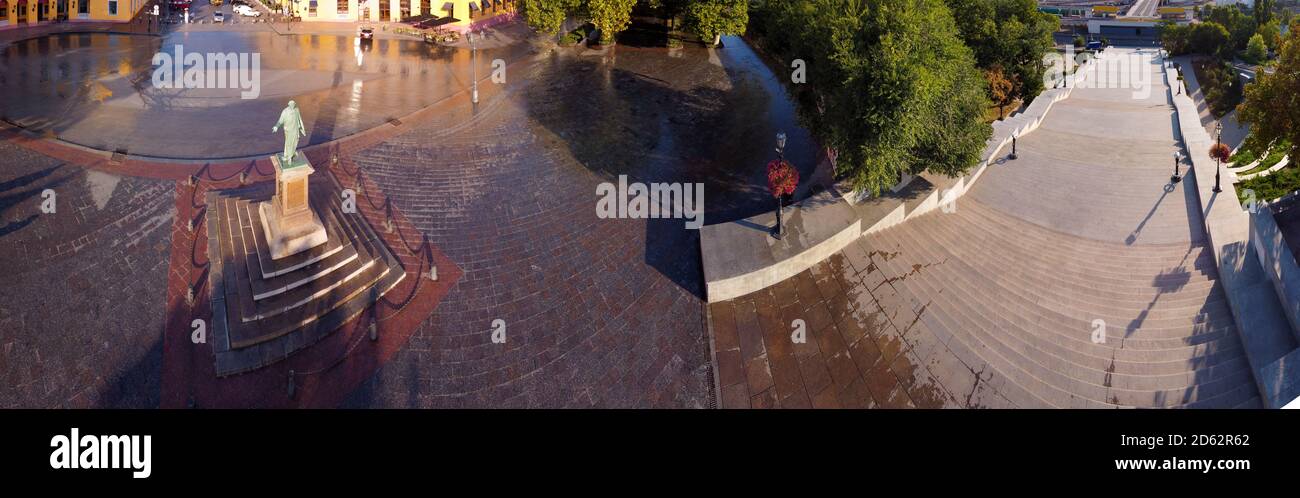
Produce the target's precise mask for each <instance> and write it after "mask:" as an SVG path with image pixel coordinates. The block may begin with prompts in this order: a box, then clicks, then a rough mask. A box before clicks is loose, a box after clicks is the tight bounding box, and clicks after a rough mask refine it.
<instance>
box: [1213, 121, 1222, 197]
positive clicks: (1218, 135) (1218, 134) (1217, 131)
mask: <svg viewBox="0 0 1300 498" xmlns="http://www.w3.org/2000/svg"><path fill="white" fill-rule="evenodd" d="M1214 144H1215V145H1214V148H1215V150H1214V193H1216V194H1217V193H1219V192H1223V189H1222V188H1219V169H1220V167H1219V164H1220V162H1221V161H1220V160H1219V148H1220V146H1222V145H1223V122H1222V121H1220V122H1218V123H1215V125H1214Z"/></svg>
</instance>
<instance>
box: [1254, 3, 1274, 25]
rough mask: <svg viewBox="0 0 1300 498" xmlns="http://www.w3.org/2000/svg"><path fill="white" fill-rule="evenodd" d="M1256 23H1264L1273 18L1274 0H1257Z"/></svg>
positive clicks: (1255, 8)
mask: <svg viewBox="0 0 1300 498" xmlns="http://www.w3.org/2000/svg"><path fill="white" fill-rule="evenodd" d="M1253 14H1254V16H1255V24H1257V25H1264V24H1266V23H1268V22H1269V21H1272V20H1273V0H1255V7H1254V11H1253Z"/></svg>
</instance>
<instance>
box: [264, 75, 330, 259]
mask: <svg viewBox="0 0 1300 498" xmlns="http://www.w3.org/2000/svg"><path fill="white" fill-rule="evenodd" d="M282 127H283V128H284V153H283V154H272V155H271V165H272V166H274V167H275V196H274V197H272V198H271V201H270V202H263V203H261V204H259V205H258V212H259V214H260V215H261V217H262V229H263V230H265V233H266V240H267V243H268V244H269V245H270V246H271V247H270V251H271V258H272V259H281V258H284V257H288V256H292V255H294V254H297V253H300V252H302V251H306V250H308V249H311V248H313V247H316V246H318V245H321V244H324V243H325V242H326V240H327V237H328V236H327V234H326V233H325V226H324V225H323V224H322V223H321V221H320V216H317V215H316V213H315V212H313V211H312V209H311V204H310V202H309V197H308V195H307V185H308V183H307V177H308V176H310V175H311V174H312V173H313V172H315V171H316V170H315V169H314V168H312V167H311V161H310V160H308V159H307V157H306V156H305V155H302V154H300V153H298V137H301V136H306V135H307V130H306V128H305V127H304V126H303V124H302V114H300V113H299V112H298V104H296V103H294V101H292V100H290V101H289V106H288V107H285V108H284V110H283V111H280V120H279V121H277V122H276V123H275V126H274V127H272V128H271V132H272V133H274V132H276V131H279V130H280V128H282Z"/></svg>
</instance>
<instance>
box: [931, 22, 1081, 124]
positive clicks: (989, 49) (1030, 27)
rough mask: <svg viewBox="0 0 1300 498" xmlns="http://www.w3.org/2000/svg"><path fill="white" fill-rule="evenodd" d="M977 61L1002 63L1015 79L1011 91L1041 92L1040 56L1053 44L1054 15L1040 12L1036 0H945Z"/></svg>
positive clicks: (1043, 69)
mask: <svg viewBox="0 0 1300 498" xmlns="http://www.w3.org/2000/svg"><path fill="white" fill-rule="evenodd" d="M945 1H946V2H947V4H948V7H949V8H950V9H951V10H952V12H953V13H954V16H953V18H954V20H955V21H956V23H957V29H958V30H959V31H960V32H961V37H962V40H964V41H965V42H966V45H967V46H969V47H970V48H971V50H972V51H974V53H975V61H976V64H978V65H979V67H980V68H981V69H985V70H989V69H992V68H993V67H995V66H996V67H1001V68H1002V71H1003V72H1004V73H1005V74H1006V76H1007V78H1008V79H1009V80H1010V81H1012V82H1013V83H1014V88H1012V90H1011V95H1012V96H1014V97H1023V98H1025V99H1026V100H1030V99H1033V98H1034V97H1037V96H1038V94H1039V93H1042V91H1043V88H1044V84H1043V75H1044V73H1045V72H1046V71H1047V67H1046V65H1045V64H1044V62H1043V56H1044V55H1045V54H1047V52H1048V51H1050V50H1052V48H1053V47H1054V46H1055V41H1054V40H1053V39H1052V33H1054V32H1056V30H1057V29H1058V28H1060V20H1059V19H1057V17H1056V16H1054V15H1051V14H1047V13H1043V12H1039V10H1038V3H1037V2H1036V1H1035V0H945Z"/></svg>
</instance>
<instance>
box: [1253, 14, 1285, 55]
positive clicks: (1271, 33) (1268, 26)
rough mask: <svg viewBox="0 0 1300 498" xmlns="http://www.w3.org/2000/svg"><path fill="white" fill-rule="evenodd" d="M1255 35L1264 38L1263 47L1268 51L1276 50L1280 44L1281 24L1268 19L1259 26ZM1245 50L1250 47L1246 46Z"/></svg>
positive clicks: (1275, 20)
mask: <svg viewBox="0 0 1300 498" xmlns="http://www.w3.org/2000/svg"><path fill="white" fill-rule="evenodd" d="M1255 33H1256V34H1258V35H1260V36H1262V37H1264V45H1266V46H1267V47H1268V49H1269V50H1277V46H1278V45H1279V44H1280V43H1281V42H1282V24H1281V23H1280V22H1279V21H1278V20H1277V19H1270V20H1269V21H1268V22H1265V23H1264V24H1260V25H1259V29H1258V30H1256V31H1255ZM1246 48H1250V45H1249V44H1247V46H1246Z"/></svg>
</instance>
